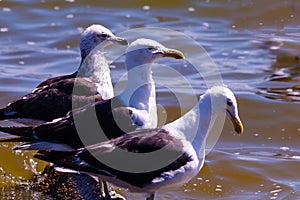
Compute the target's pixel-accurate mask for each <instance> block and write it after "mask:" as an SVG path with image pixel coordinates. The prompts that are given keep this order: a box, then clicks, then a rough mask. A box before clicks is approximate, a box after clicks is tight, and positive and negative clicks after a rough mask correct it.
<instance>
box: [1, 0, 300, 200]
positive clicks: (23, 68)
mask: <svg viewBox="0 0 300 200" xmlns="http://www.w3.org/2000/svg"><path fill="white" fill-rule="evenodd" d="M114 4H116V2H113V1H101V2H100V1H91V0H88V1H84V3H83V2H79V1H76V0H65V1H58V0H55V1H48V0H41V1H39V2H37V1H33V0H29V1H26V3H23V2H22V1H17V0H7V1H5V0H2V1H1V0H0V13H1V17H0V19H1V23H0V38H1V39H0V45H1V49H0V98H1V101H0V106H4V105H6V104H7V103H8V102H9V101H10V100H12V99H14V98H16V97H19V96H21V95H23V94H26V93H28V92H30V91H31V90H32V89H33V88H34V87H35V86H36V85H37V84H38V83H39V82H41V81H42V80H45V79H46V78H48V77H51V76H57V75H61V74H67V73H70V72H73V71H74V70H76V69H77V66H78V65H79V62H80V55H79V49H78V43H79V32H80V30H82V29H83V28H85V27H86V26H88V25H90V24H92V23H100V24H103V25H105V26H107V27H108V28H110V29H111V30H112V31H113V32H114V33H119V32H123V31H126V30H130V29H133V28H145V27H159V28H168V29H172V30H175V31H179V32H181V33H184V34H186V35H187V36H188V37H191V38H193V39H195V40H196V41H197V42H198V43H199V44H200V45H202V46H203V47H204V48H205V49H206V51H207V52H208V53H209V55H210V56H211V58H212V59H213V61H214V62H215V64H216V66H217V67H218V70H219V71H220V73H221V75H222V78H223V82H224V83H225V84H226V85H228V86H229V87H230V88H231V89H232V90H233V91H234V93H235V94H236V96H237V98H238V103H239V109H240V116H241V118H242V121H243V122H244V126H245V133H244V134H243V135H242V136H238V135H235V134H233V129H232V126H231V124H230V123H229V121H226V123H225V127H224V130H223V133H222V135H221V137H220V139H219V140H218V143H217V145H216V146H215V147H214V149H213V150H212V151H211V152H210V153H209V154H208V156H207V158H206V162H205V166H204V168H203V169H202V171H201V172H200V173H199V174H198V176H197V177H195V178H194V179H193V180H192V181H190V182H189V183H187V184H186V185H184V186H182V187H181V188H179V189H174V190H173V191H161V192H159V193H158V194H157V199H291V200H294V199H300V181H299V179H300V175H299V172H298V171H299V167H300V160H299V159H300V147H299V141H300V78H299V77H300V60H299V57H300V34H299V30H300V24H299V21H300V16H299V13H300V12H299V11H300V2H299V1H296V0H285V1H279V0H276V1H272V3H270V1H267V0H262V1H259V2H258V1H250V0H239V1H230V0H228V1H225V0H215V1H212V0H211V1H210V0H205V1H182V0H176V1H157V0H155V1H154V0H145V1H133V0H128V1H120V2H118V3H117V5H114ZM169 44H170V45H171V46H172V47H173V48H178V49H185V48H186V49H187V50H191V49H190V48H187V47H189V44H188V43H186V42H184V41H176V42H171V43H169ZM191 53H192V52H191ZM168 61H170V60H168ZM170 62H172V63H173V62H174V61H170ZM176 69H178V70H179V72H180V73H181V74H184V75H185V77H187V79H188V80H189V81H190V83H191V84H192V86H193V89H194V90H195V92H196V93H197V94H201V93H203V92H204V91H205V89H206V85H205V83H204V82H203V80H202V79H201V78H200V77H198V76H195V74H194V73H193V71H192V70H191V68H190V67H188V66H187V67H184V68H180V67H179V64H177V65H176ZM123 73H124V68H123V66H122V64H121V62H119V63H116V64H115V67H114V68H113V69H112V73H111V74H112V77H113V81H114V82H116V81H117V80H118V78H119V76H120V75H121V74H123ZM155 73H156V74H159V75H160V78H161V79H162V80H164V79H166V80H168V78H170V77H168V73H166V72H164V71H163V70H161V71H160V70H159V69H158V70H156V71H155ZM174 84H175V86H176V87H178V88H181V89H182V91H184V90H185V87H184V86H183V85H182V84H181V82H180V81H179V80H176V81H174ZM157 89H158V91H157V92H158V102H159V104H161V105H162V106H164V107H165V108H166V109H167V113H168V116H167V119H168V120H172V119H174V118H176V117H178V116H179V115H180V112H178V109H177V108H176V107H177V103H176V101H175V100H174V97H173V96H172V95H171V94H170V93H169V92H168V90H167V89H166V88H165V87H163V85H160V86H158V88H157ZM183 93H184V92H183ZM187 97H188V96H187ZM187 97H185V98H187ZM189 104H191V103H190V101H189V99H187V100H186V105H184V109H185V110H187V109H188V107H189V106H192V105H189ZM160 113H161V115H163V112H162V109H161V110H160ZM162 118H163V116H162ZM1 136H2V137H4V135H1ZM11 146H12V145H9V146H8V144H1V146H0V156H1V160H0V171H1V172H0V173H1V174H2V176H1V178H0V185H1V186H2V190H0V196H1V197H2V199H13V198H14V199H22V198H23V199H45V198H46V197H44V196H43V195H42V194H40V193H35V192H30V191H28V190H26V188H25V189H22V188H20V187H10V186H18V185H20V184H21V183H23V182H24V181H25V182H26V180H30V178H32V177H33V173H32V171H34V172H40V171H42V169H43V166H44V165H45V163H41V162H38V161H36V160H33V159H32V154H30V153H23V152H12V151H11V150H10V148H11ZM122 193H123V194H124V195H125V196H127V197H128V198H129V199H143V196H142V195H139V194H132V193H130V192H127V191H126V190H123V191H122Z"/></svg>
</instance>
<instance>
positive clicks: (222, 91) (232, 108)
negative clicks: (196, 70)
mask: <svg viewBox="0 0 300 200" xmlns="http://www.w3.org/2000/svg"><path fill="white" fill-rule="evenodd" d="M206 94H209V96H210V97H211V102H212V104H211V105H213V107H214V109H213V110H214V112H215V113H224V112H226V115H227V117H228V118H229V119H230V120H231V122H232V123H233V126H234V129H235V131H236V132H237V133H238V134H241V133H243V130H244V128H243V124H242V122H241V120H240V117H239V114H238V106H237V100H236V98H235V96H234V94H233V93H232V91H231V90H230V89H229V88H227V87H225V86H214V87H212V88H210V89H209V90H208V91H207V92H206V93H205V94H204V96H205V95H206Z"/></svg>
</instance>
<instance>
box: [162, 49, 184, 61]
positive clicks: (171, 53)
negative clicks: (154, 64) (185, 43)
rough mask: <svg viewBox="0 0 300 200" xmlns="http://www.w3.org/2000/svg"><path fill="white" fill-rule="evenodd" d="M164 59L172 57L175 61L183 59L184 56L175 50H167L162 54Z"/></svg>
mask: <svg viewBox="0 0 300 200" xmlns="http://www.w3.org/2000/svg"><path fill="white" fill-rule="evenodd" d="M164 57H172V58H175V59H185V56H184V54H183V53H182V52H181V51H179V50H176V49H168V50H167V51H165V52H164Z"/></svg>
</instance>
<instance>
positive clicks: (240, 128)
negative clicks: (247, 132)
mask: <svg viewBox="0 0 300 200" xmlns="http://www.w3.org/2000/svg"><path fill="white" fill-rule="evenodd" d="M234 129H235V131H236V133H237V134H239V135H240V134H242V133H243V132H244V126H243V124H242V122H241V120H239V119H236V120H235V122H234Z"/></svg>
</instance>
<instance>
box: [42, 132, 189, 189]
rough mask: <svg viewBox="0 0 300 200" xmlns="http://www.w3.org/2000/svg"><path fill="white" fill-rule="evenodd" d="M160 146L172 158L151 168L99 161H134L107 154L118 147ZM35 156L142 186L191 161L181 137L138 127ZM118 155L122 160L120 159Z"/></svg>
mask: <svg viewBox="0 0 300 200" xmlns="http://www.w3.org/2000/svg"><path fill="white" fill-rule="evenodd" d="M163 147H165V148H164V153H166V154H165V155H166V156H167V157H165V158H164V159H170V158H171V159H172V160H168V162H167V163H169V164H168V165H164V166H162V167H161V168H159V169H155V170H153V171H146V172H140V173H135V172H126V171H123V170H118V169H116V168H115V167H110V166H108V165H107V163H105V162H102V161H103V160H106V159H118V160H120V161H121V162H123V163H126V164H128V163H135V162H136V161H135V160H130V159H128V158H122V157H118V158H113V157H110V156H111V155H113V156H114V155H115V154H114V152H115V151H118V150H119V149H121V150H123V151H125V152H132V153H149V152H153V151H156V150H161V149H162V148H163ZM36 157H37V158H39V159H42V160H45V161H48V162H52V163H54V164H55V165H56V166H58V167H63V168H68V169H72V170H76V171H80V172H84V173H89V174H94V175H95V174H99V176H101V177H102V178H103V176H104V177H105V176H113V177H115V178H117V179H120V180H122V181H125V182H128V183H129V184H131V185H134V186H137V187H143V186H144V185H146V184H149V183H151V182H152V180H153V179H155V178H157V177H159V176H161V174H162V173H164V172H169V171H174V170H176V169H178V168H180V167H182V166H184V165H186V164H187V163H188V162H190V161H192V158H191V157H190V155H188V154H187V153H185V152H183V144H182V142H181V140H178V139H176V138H174V137H172V136H170V135H169V134H168V132H167V131H165V130H163V129H153V130H139V131H135V132H133V133H131V134H125V135H123V136H121V137H118V138H116V139H112V140H110V141H107V142H103V143H100V144H95V145H92V146H89V147H87V148H82V149H80V150H78V151H75V152H72V153H70V152H66V153H62V152H59V153H55V152H50V153H48V152H40V154H37V155H36ZM97 158H100V159H97ZM122 159H125V160H124V161H122ZM160 159H161V158H158V160H145V163H150V164H151V163H152V162H160V161H162V160H160ZM145 163H142V162H141V163H139V164H140V165H141V166H142V165H143V164H145ZM121 168H122V167H121ZM108 180H109V178H108ZM109 181H110V180H109ZM112 183H113V182H112Z"/></svg>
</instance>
